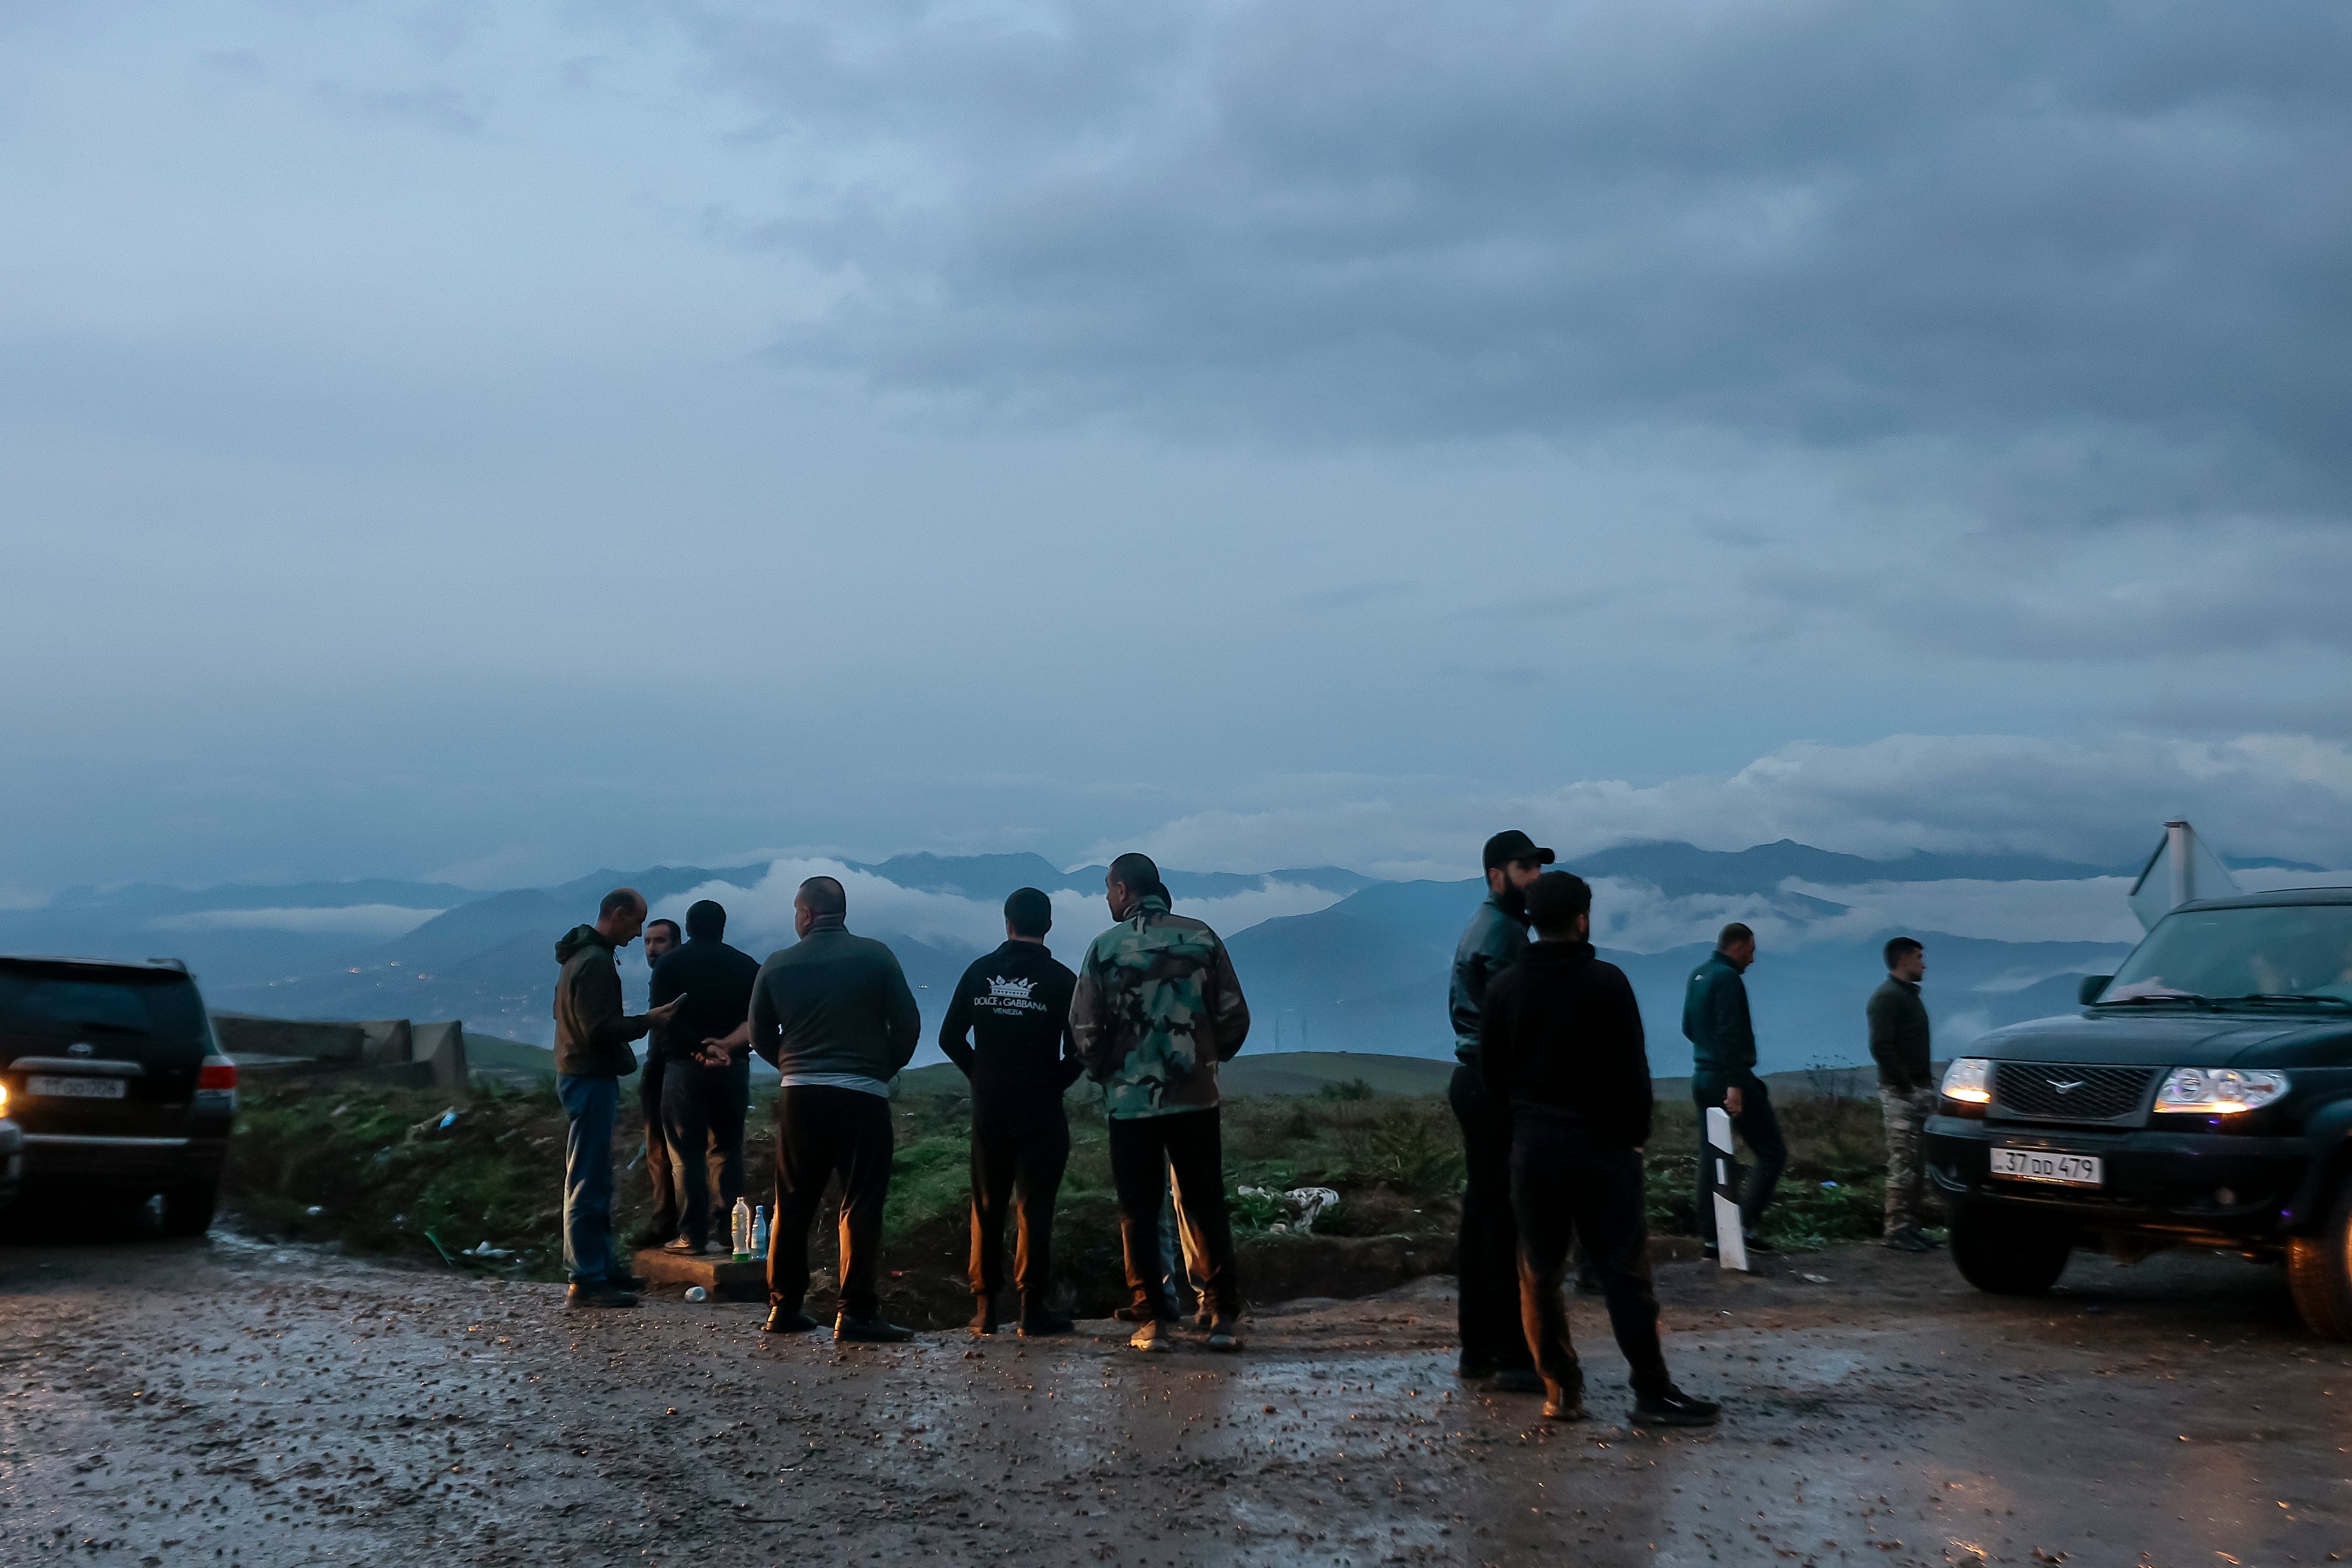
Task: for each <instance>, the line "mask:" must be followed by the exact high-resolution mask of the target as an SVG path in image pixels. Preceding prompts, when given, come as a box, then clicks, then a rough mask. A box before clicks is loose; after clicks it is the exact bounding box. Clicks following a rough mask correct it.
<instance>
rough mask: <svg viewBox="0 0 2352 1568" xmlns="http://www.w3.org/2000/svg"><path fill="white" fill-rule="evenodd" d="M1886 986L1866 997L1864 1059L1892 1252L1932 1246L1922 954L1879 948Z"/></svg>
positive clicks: (1913, 948)
mask: <svg viewBox="0 0 2352 1568" xmlns="http://www.w3.org/2000/svg"><path fill="white" fill-rule="evenodd" d="M1885 959H1886V980H1885V984H1881V985H1880V986H1879V988H1878V989H1877V990H1875V991H1874V992H1872V993H1871V994H1870V1005H1869V1006H1868V1007H1867V1008H1866V1009H1865V1010H1864V1015H1865V1016H1866V1017H1867V1018H1868V1019H1869V1022H1870V1056H1871V1059H1872V1060H1873V1061H1875V1062H1876V1063H1877V1064H1878V1105H1879V1110H1880V1111H1881V1112H1882V1113H1883V1114H1884V1115H1885V1119H1886V1236H1885V1241H1886V1245H1887V1246H1889V1247H1894V1248H1895V1250H1896V1251H1898V1252H1928V1251H1932V1250H1933V1249H1934V1247H1935V1246H1936V1244H1935V1242H1933V1241H1932V1240H1930V1239H1929V1238H1928V1237H1927V1236H1926V1235H1925V1234H1924V1233H1922V1232H1921V1230H1920V1228H1919V1191H1920V1184H1921V1183H1922V1181H1923V1180H1924V1179H1925V1176H1926V1170H1925V1165H1924V1159H1925V1152H1926V1146H1927V1138H1926V1134H1927V1118H1928V1116H1929V1114H1930V1113H1932V1112H1933V1111H1934V1110H1935V1109H1936V1085H1935V1077H1936V1074H1935V1068H1933V1066H1932V1065H1931V1064H1930V1060H1929V1058H1930V1039H1929V1030H1928V1026H1927V1004H1926V1003H1925V1002H1922V1001H1921V1000H1920V999H1919V983H1920V982H1921V981H1922V980H1925V979H1926V978H1927V949H1926V948H1925V947H1922V946H1921V945H1920V944H1919V942H1917V940H1916V939H1915V938H1912V937H1907V936H1898V937H1895V938H1894V939H1893V940H1892V941H1890V942H1887V944H1886V949H1885Z"/></svg>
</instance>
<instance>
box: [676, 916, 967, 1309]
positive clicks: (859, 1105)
mask: <svg viewBox="0 0 2352 1568" xmlns="http://www.w3.org/2000/svg"><path fill="white" fill-rule="evenodd" d="M848 916H849V896H848V894H846V893H845V892H844V891H843V890H842V886H841V884H840V883H839V882H837V881H835V880H834V879H832V878H831V877H811V878H810V879H808V880H807V881H805V882H803V883H802V884H801V886H800V891H799V892H798V893H797V894H795V895H794V896H793V930H794V931H797V932H799V933H800V939H801V940H800V942H799V943H798V945H796V946H793V947H787V948H783V949H781V950H779V951H778V952H772V953H770V954H769V955H768V961H767V962H766V963H762V964H761V965H760V975H759V979H758V980H757V981H756V982H755V983H754V984H753V985H752V989H751V1016H750V1017H749V1018H748V1019H746V1020H745V1021H744V1024H743V1026H742V1027H741V1028H740V1029H738V1030H736V1031H735V1033H734V1034H732V1035H730V1036H729V1037H726V1038H725V1039H719V1040H709V1041H706V1042H705V1047H706V1052H707V1055H706V1059H707V1060H709V1061H711V1063H712V1065H714V1066H715V1065H717V1062H718V1060H719V1058H720V1057H721V1055H722V1054H724V1055H725V1056H726V1057H730V1058H731V1056H732V1055H733V1054H734V1052H735V1051H737V1050H738V1049H740V1047H743V1046H745V1045H747V1044H748V1045H749V1046H750V1047H751V1049H753V1050H755V1051H757V1052H759V1053H760V1055H761V1058H762V1059H764V1060H766V1061H769V1062H771V1063H772V1064H774V1066H775V1068H776V1070H777V1071H778V1072H780V1073H782V1075H783V1079H784V1081H783V1087H782V1089H779V1090H778V1091H777V1094H776V1215H775V1221H774V1225H773V1226H772V1229H771V1230H770V1231H769V1233H768V1302H769V1308H768V1321H767V1322H766V1323H764V1324H763V1325H761V1326H762V1327H763V1328H764V1329H765V1330H766V1331H768V1332H769V1333H772V1334H789V1333H801V1332H803V1331H807V1330H810V1329H814V1328H815V1327H817V1326H818V1324H817V1321H816V1320H815V1319H814V1318H812V1317H810V1316H809V1315H808V1314H807V1313H806V1312H804V1311H803V1310H801V1304H802V1302H803V1301H804V1300H806V1299H807V1297H808V1283H809V1267H808V1234H809V1226H810V1225H811V1223H812V1222H814V1220H815V1218H816V1211H817V1205H819V1204H820V1203H822V1202H823V1201H824V1186H825V1182H826V1180H827V1179H828V1178H830V1177H833V1176H839V1177H840V1178H841V1314H840V1317H839V1319H838V1320H837V1321H835V1324H834V1329H833V1335H834V1338H835V1339H837V1340H870V1341H878V1342H898V1341H900V1340H909V1339H912V1338H914V1334H913V1331H911V1330H908V1329H902V1328H900V1327H898V1325H897V1324H895V1323H889V1322H885V1321H883V1318H882V1303H881V1293H880V1289H879V1286H878V1282H879V1279H880V1277H881V1268H882V1205H883V1203H884V1202H885V1200H887V1198H888V1197H889V1195H890V1154H891V1150H892V1145H893V1142H894V1140H893V1139H892V1137H891V1129H890V1080H891V1079H893V1078H896V1077H897V1076H898V1069H899V1068H903V1067H905V1066H906V1065H907V1059H908V1058H909V1057H912V1056H913V1055H914V1054H915V1043H916V1041H917V1039H918V1038H919V1037H920V1035H921V1032H922V1026H923V1019H922V1015H921V1013H919V1011H918V1010H917V1009H916V1006H915V994H914V993H913V992H912V991H910V990H908V987H907V974H906V972H905V971H904V970H902V969H900V968H899V967H898V954H896V953H894V952H891V951H890V950H889V949H888V948H887V947H885V946H883V945H882V943H880V942H875V941H873V940H872V939H871V938H868V937H862V936H852V935H850V934H849V930H848V926H847V923H846V922H847V921H848Z"/></svg>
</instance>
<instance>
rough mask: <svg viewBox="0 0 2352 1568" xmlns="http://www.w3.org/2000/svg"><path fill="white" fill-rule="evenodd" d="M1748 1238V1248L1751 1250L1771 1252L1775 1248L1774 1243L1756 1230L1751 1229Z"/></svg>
mask: <svg viewBox="0 0 2352 1568" xmlns="http://www.w3.org/2000/svg"><path fill="white" fill-rule="evenodd" d="M1747 1240H1748V1251H1750V1252H1770V1251H1772V1250H1774V1248H1773V1246H1772V1244H1771V1243H1770V1242H1769V1241H1767V1240H1765V1239H1764V1237H1762V1236H1761V1235H1759V1233H1757V1232H1755V1231H1752V1230H1751V1231H1749V1232H1748V1237H1747Z"/></svg>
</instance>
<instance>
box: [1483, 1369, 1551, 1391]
mask: <svg viewBox="0 0 2352 1568" xmlns="http://www.w3.org/2000/svg"><path fill="white" fill-rule="evenodd" d="M1494 1388H1495V1392H1496V1393H1497V1394H1541V1393H1542V1392H1543V1391H1544V1380H1543V1373H1539V1372H1538V1371H1537V1370H1536V1369H1535V1368H1533V1367H1531V1366H1508V1367H1505V1368H1504V1369H1503V1370H1502V1371H1500V1372H1498V1373H1496V1374H1495V1384H1494Z"/></svg>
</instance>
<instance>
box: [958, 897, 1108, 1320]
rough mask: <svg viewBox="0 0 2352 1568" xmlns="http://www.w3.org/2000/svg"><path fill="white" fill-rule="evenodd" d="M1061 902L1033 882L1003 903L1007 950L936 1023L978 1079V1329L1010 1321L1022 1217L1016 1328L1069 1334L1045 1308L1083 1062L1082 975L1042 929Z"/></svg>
mask: <svg viewBox="0 0 2352 1568" xmlns="http://www.w3.org/2000/svg"><path fill="white" fill-rule="evenodd" d="M1053 929H1054V900H1052V899H1050V898H1048V897H1047V896H1046V895H1045V893H1043V892H1041V891H1039V890H1038V889H1035V888H1022V889H1017V890H1016V891H1015V892H1014V893H1013V896H1012V897H1011V898H1009V899H1007V900H1004V945H1003V947H1000V948H998V949H997V950H996V951H995V952H992V953H990V954H988V955H987V956H986V957H984V958H981V959H976V960H974V961H973V963H972V965H971V968H969V969H967V970H965V971H964V972H963V978H962V979H961V981H959V982H957V984H956V988H955V994H954V995H953V996H951V997H950V999H949V1001H948V1015H947V1016H946V1018H944V1019H942V1020H941V1021H940V1049H941V1050H942V1051H945V1052H946V1053H947V1057H948V1059H949V1060H950V1061H951V1062H953V1063H955V1065H956V1066H957V1067H959V1068H961V1069H962V1070H963V1075H964V1077H966V1078H968V1079H971V1296H972V1317H971V1327H972V1331H973V1332H974V1333H981V1334H992V1333H994V1332H995V1331H996V1330H997V1325H998V1324H1000V1323H1002V1322H1003V1321H1004V1215H1005V1211H1006V1210H1007V1209H1015V1210H1016V1212H1017V1214H1018V1215H1019V1241H1018V1247H1017V1250H1016V1252H1015V1255H1014V1259H1013V1284H1014V1285H1015V1287H1017V1288H1018V1289H1019V1290H1020V1292H1021V1315H1020V1329H1021V1333H1022V1335H1023V1337H1024V1338H1026V1337H1028V1336H1030V1335H1034V1334H1066V1333H1067V1332H1069V1331H1070V1320H1069V1319H1067V1318H1066V1317H1064V1316H1063V1315H1062V1314H1060V1313H1059V1312H1056V1311H1055V1310H1053V1308H1052V1307H1051V1306H1050V1305H1048V1304H1047V1302H1046V1300H1045V1292H1046V1290H1047V1289H1048V1288H1049V1287H1050V1286H1051V1285H1052V1283H1053V1276H1054V1254H1053V1241H1054V1198H1055V1194H1057V1193H1059V1192H1060V1191H1061V1186H1062V1173H1063V1171H1064V1170H1065V1169H1066V1168H1067V1167H1068V1165H1069V1163H1070V1119H1069V1114H1068V1112H1067V1111H1066V1110H1064V1109H1063V1107H1062V1096H1063V1094H1064V1093H1065V1092H1066V1091H1067V1090H1068V1089H1069V1087H1070V1085H1071V1084H1073V1083H1075V1082H1076V1081H1077V1077H1078V1074H1079V1073H1081V1072H1083V1071H1084V1070H1086V1064H1085V1063H1084V1062H1082V1061H1080V1060H1079V1059H1078V1054H1077V1046H1076V1038H1075V1037H1073V1036H1072V1035H1071V1033H1070V997H1071V994H1073V993H1074V992H1076V990H1077V988H1078V977H1077V976H1076V974H1073V973H1071V972H1070V971H1069V970H1068V969H1066V968H1065V967H1063V966H1062V965H1061V964H1060V963H1055V959H1054V955H1053V953H1051V952H1048V951H1047V950H1046V947H1045V933H1046V932H1048V931H1052V930H1053Z"/></svg>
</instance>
